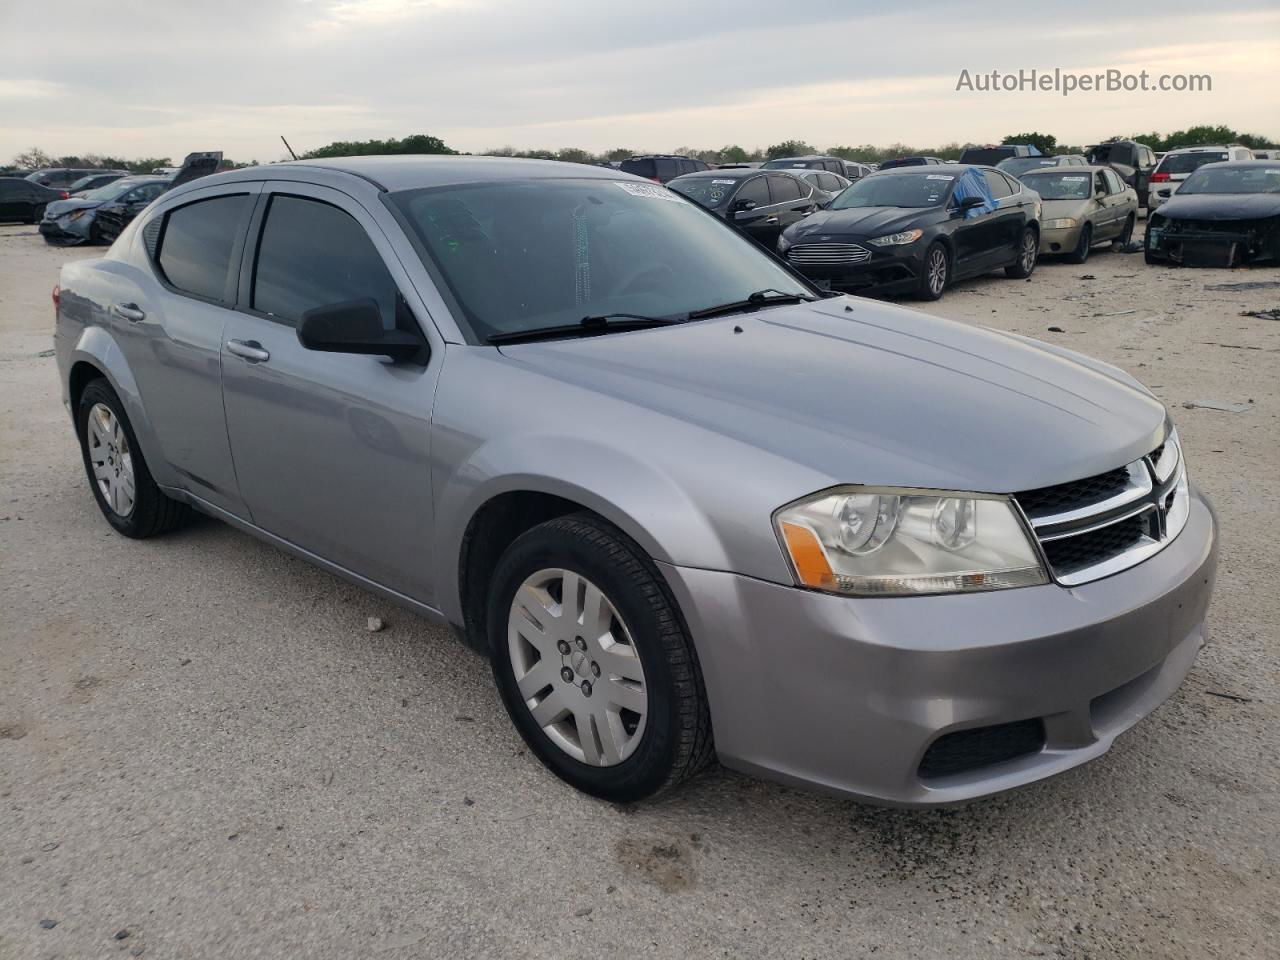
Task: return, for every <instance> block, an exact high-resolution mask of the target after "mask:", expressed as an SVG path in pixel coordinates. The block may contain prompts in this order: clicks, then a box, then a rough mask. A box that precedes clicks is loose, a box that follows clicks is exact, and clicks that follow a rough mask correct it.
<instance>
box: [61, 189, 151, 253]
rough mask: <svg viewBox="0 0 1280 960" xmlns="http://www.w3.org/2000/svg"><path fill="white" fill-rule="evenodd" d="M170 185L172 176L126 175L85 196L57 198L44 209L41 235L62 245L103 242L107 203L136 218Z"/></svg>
mask: <svg viewBox="0 0 1280 960" xmlns="http://www.w3.org/2000/svg"><path fill="white" fill-rule="evenodd" d="M168 186H169V178H168V177H122V178H120V179H119V180H115V181H113V182H111V183H108V184H107V185H106V186H103V187H99V188H98V189H96V190H90V191H89V192H88V193H86V194H84V195H83V196H79V197H69V198H68V199H66V200H55V201H53V202H52V203H50V204H49V205H48V206H47V207H45V209H44V217H43V218H42V219H41V220H40V235H41V236H42V237H44V239H45V243H49V244H55V245H58V246H71V245H75V244H80V243H103V242H104V241H105V238H104V237H103V235H102V231H101V228H100V227H99V224H98V219H99V217H98V215H99V211H101V210H102V208H103V207H104V206H106V205H114V206H118V207H120V208H121V209H122V210H124V211H125V213H126V214H127V215H128V216H129V217H130V219H132V218H133V217H136V216H137V215H138V214H139V213H141V212H142V211H143V210H144V209H145V208H146V206H147V204H149V203H150V202H151V201H152V200H154V199H155V198H156V197H158V196H160V194H162V193H164V191H165V190H166V189H167V188H168Z"/></svg>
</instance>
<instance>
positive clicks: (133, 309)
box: [111, 303, 147, 323]
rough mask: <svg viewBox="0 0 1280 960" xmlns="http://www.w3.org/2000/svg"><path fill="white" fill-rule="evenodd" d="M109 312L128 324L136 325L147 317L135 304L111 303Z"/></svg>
mask: <svg viewBox="0 0 1280 960" xmlns="http://www.w3.org/2000/svg"><path fill="white" fill-rule="evenodd" d="M111 312H112V313H114V314H115V315H116V316H117V317H119V318H120V319H122V320H128V321H129V322H130V323H138V322H139V321H141V320H145V319H146V317H147V315H146V314H145V313H143V311H142V310H140V309H139V308H138V305H137V304H136V303H113V304H112V305H111Z"/></svg>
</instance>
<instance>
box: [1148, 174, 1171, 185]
mask: <svg viewBox="0 0 1280 960" xmlns="http://www.w3.org/2000/svg"><path fill="white" fill-rule="evenodd" d="M1169 179H1170V178H1169V175H1168V174H1167V173H1153V174H1152V175H1151V182H1152V183H1168V182H1169Z"/></svg>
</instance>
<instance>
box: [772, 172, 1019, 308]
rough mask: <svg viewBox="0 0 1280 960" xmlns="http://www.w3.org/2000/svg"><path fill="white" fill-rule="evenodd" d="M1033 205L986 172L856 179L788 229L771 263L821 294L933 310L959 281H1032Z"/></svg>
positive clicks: (1011, 184) (1012, 185) (1015, 186)
mask: <svg viewBox="0 0 1280 960" xmlns="http://www.w3.org/2000/svg"><path fill="white" fill-rule="evenodd" d="M1039 221H1040V198H1039V197H1038V196H1037V195H1036V194H1035V193H1034V192H1033V191H1031V190H1029V189H1027V188H1025V187H1023V185H1022V184H1021V183H1019V182H1018V181H1017V180H1015V179H1014V178H1012V177H1008V176H1005V175H1004V174H1003V173H1000V172H999V171H996V170H993V169H991V168H990V167H972V166H953V165H948V166H946V167H943V168H939V167H937V166H932V165H931V166H918V167H905V168H899V169H894V170H889V171H887V172H886V171H881V172H879V173H873V174H872V175H871V176H869V177H863V178H862V179H861V180H859V181H858V182H857V183H855V184H853V186H851V187H849V188H848V189H847V190H845V191H844V193H842V194H840V196H838V197H836V198H835V200H833V201H832V202H831V204H830V206H829V207H828V208H827V209H825V210H822V211H819V212H818V213H815V214H814V215H813V216H811V217H808V218H807V219H805V220H804V221H803V222H801V223H798V224H796V225H795V226H793V227H790V228H789V229H787V230H786V231H785V232H784V233H783V234H782V238H781V240H780V241H779V243H778V253H779V254H781V255H782V256H785V257H786V258H787V260H788V261H790V263H791V264H792V266H794V267H796V268H797V269H799V270H800V271H801V272H802V273H803V274H805V276H807V277H809V278H810V279H811V280H813V281H814V282H815V283H816V284H817V285H818V286H820V287H826V288H829V289H832V290H836V291H839V292H842V293H863V292H873V293H880V294H894V293H908V294H914V295H916V296H917V297H919V298H920V299H922V300H937V299H938V298H939V297H940V296H942V294H943V291H944V290H946V288H947V286H948V285H949V284H950V283H952V282H953V281H955V280H959V279H961V278H963V277H972V276H976V275H978V274H983V273H988V272H990V271H992V270H995V269H997V268H1000V267H1003V268H1004V270H1005V273H1006V274H1007V275H1008V276H1010V277H1014V278H1025V277H1029V276H1031V272H1032V271H1033V270H1034V269H1035V266H1036V255H1037V253H1038V251H1039V247H1040V222H1039Z"/></svg>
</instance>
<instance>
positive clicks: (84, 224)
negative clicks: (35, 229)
mask: <svg viewBox="0 0 1280 960" xmlns="http://www.w3.org/2000/svg"><path fill="white" fill-rule="evenodd" d="M92 222H93V218H92V217H89V216H83V217H80V218H79V219H77V220H67V219H65V218H62V219H58V220H41V221H40V227H39V230H40V235H41V236H42V237H44V238H45V240H46V241H47V242H49V243H57V244H72V243H86V242H88V240H89V225H90V224H91V223H92Z"/></svg>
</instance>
